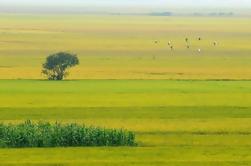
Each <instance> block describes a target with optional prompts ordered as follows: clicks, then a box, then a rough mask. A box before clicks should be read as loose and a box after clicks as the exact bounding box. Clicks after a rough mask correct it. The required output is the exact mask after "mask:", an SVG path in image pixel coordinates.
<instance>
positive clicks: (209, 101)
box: [0, 80, 251, 165]
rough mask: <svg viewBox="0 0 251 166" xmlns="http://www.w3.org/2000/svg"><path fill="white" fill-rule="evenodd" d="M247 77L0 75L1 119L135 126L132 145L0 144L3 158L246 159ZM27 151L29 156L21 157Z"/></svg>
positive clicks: (249, 132)
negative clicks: (38, 77) (34, 77)
mask: <svg viewBox="0 0 251 166" xmlns="http://www.w3.org/2000/svg"><path fill="white" fill-rule="evenodd" d="M250 85H251V82H250V81H168V80H82V81H80V80H79V81H64V82H49V81H35V80H23V81H22V80H5V81H4V80H2V81H0V92H1V93H0V98H1V104H0V120H1V122H4V123H8V122H11V123H18V122H22V121H23V120H25V119H31V120H35V121H40V120H45V121H50V122H55V121H59V122H62V123H65V122H77V123H85V124H88V125H95V126H100V127H109V128H125V129H129V130H132V131H134V132H136V137H137V142H138V147H134V148H66V149H63V148H55V149H51V148H48V149H1V150H0V154H1V155H0V161H1V162H2V164H3V165H5V164H6V165H8V164H10V165H15V164H16V165H20V164H23V165H26V164H30V165H36V164H37V165H39V164H47V165H57V164H58V165H83V164H86V165H89V164H93V165H166V164H170V165H184V164H185V165H243V164H244V165H249V163H250V160H251V153H250V150H249V149H250V146H251V142H250V139H251V101H250V100H251V86H250ZM24 156H28V157H24Z"/></svg>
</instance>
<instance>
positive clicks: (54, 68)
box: [42, 52, 79, 80]
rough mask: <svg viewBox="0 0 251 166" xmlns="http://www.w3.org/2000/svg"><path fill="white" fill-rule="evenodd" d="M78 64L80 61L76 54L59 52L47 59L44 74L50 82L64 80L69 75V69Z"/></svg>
mask: <svg viewBox="0 0 251 166" xmlns="http://www.w3.org/2000/svg"><path fill="white" fill-rule="evenodd" d="M78 64H79V59H78V57H77V55H76V54H71V53H67V52H58V53H55V54H51V55H49V56H48V57H47V58H46V62H45V63H44V64H43V70H42V73H43V74H45V75H46V76H47V77H48V79H49V80H63V79H64V78H65V77H66V76H67V75H68V72H67V69H68V68H71V67H73V66H76V65H78Z"/></svg>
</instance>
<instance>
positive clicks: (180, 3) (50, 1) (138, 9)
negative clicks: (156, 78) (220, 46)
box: [0, 0, 251, 13]
mask: <svg viewBox="0 0 251 166" xmlns="http://www.w3.org/2000/svg"><path fill="white" fill-rule="evenodd" d="M184 9H187V10H184ZM204 9H213V11H215V10H217V11H223V9H227V10H228V11H231V12H232V11H234V10H235V9H238V10H239V9H240V10H239V11H243V10H244V9H245V10H247V11H249V9H250V11H251V0H0V12H11V13H12V12H15V13H16V12H32V13H33V12H35V13H36V12H42V13H50V12H53V13H57V12H60V13H61V12H70V13H83V12H87V13H93V12H95V13H96V12H101V13H102V12H106V13H107V12H108V13H109V12H112V13H149V12H163V11H171V12H173V11H176V12H177V11H179V12H180V11H181V12H184V11H188V10H190V11H193V12H204V11H206V10H204ZM218 9H219V10H218ZM239 11H238V12H239Z"/></svg>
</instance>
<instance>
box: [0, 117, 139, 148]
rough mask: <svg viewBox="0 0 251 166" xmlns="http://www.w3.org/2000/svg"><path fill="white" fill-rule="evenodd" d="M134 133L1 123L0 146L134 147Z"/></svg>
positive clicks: (28, 123) (90, 128)
mask: <svg viewBox="0 0 251 166" xmlns="http://www.w3.org/2000/svg"><path fill="white" fill-rule="evenodd" d="M134 145H136V144H135V134H134V133H133V132H130V131H125V130H122V129H121V130H118V129H103V128H97V127H87V126H85V125H78V124H60V123H55V124H51V123H45V122H38V123H32V122H31V121H26V122H24V123H21V124H8V125H6V124H0V147H77V146H134Z"/></svg>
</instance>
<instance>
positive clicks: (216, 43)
mask: <svg viewBox="0 0 251 166" xmlns="http://www.w3.org/2000/svg"><path fill="white" fill-rule="evenodd" d="M197 40H198V41H201V40H202V38H201V37H198V38H197ZM185 42H186V48H187V49H189V48H190V44H189V39H188V38H185ZM158 43H159V41H157V40H155V44H158ZM217 45H218V42H217V41H214V42H213V46H214V47H216V46H217ZM168 46H169V48H170V49H171V50H174V46H173V44H172V42H171V41H169V42H168ZM197 51H198V52H199V53H200V52H201V49H200V48H198V49H197Z"/></svg>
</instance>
